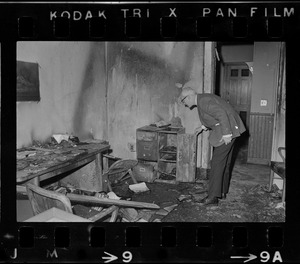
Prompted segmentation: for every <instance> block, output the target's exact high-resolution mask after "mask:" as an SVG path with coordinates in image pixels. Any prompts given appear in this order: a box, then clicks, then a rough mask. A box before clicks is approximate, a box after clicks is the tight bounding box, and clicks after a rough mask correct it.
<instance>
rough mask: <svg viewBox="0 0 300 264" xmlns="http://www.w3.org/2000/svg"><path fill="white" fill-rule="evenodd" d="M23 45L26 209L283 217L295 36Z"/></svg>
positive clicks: (19, 192)
mask: <svg viewBox="0 0 300 264" xmlns="http://www.w3.org/2000/svg"><path fill="white" fill-rule="evenodd" d="M16 46H17V50H16V58H17V61H16V66H17V71H16V87H17V96H16V99H17V102H16V115H17V116H16V126H17V131H16V137H17V138H16V144H17V149H16V161H17V164H16V165H17V172H16V185H17V186H16V211H17V212H16V216H17V222H119V223H127V222H146V223H147V222H148V223H149V222H177V223H178V222H179V223H181V222H182V223H183V222H197V223H205V222H208V223H214V222H224V223H228V222H230V223H231V222H242V223H245V222H247V223H249V222H250V223H252V222H253V223H261V222H265V223H266V222H267V223H272V222H274V223H278V222H279V223H284V222H285V215H286V212H285V209H286V203H285V190H286V186H285V140H286V138H285V111H286V43H285V42H281V41H277V42H273V41H267V42H264V41H259V42H256V41H254V42H251V41H247V42H246V41H245V42H238V41H234V42H222V41H203V42H199V41H193V42H189V41H177V42H171V41H155V42H151V41H147V42H144V41H141V42H133V41H18V42H17V45H16ZM0 78H1V75H0ZM0 107H1V105H0ZM0 160H1V159H0Z"/></svg>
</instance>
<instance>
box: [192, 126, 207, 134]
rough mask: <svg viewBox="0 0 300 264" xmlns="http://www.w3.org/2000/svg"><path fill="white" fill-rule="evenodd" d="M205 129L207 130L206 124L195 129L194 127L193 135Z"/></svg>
mask: <svg viewBox="0 0 300 264" xmlns="http://www.w3.org/2000/svg"><path fill="white" fill-rule="evenodd" d="M203 130H204V131H206V130H208V128H207V127H206V126H203V125H202V126H201V127H197V128H196V129H195V132H194V133H195V135H198V134H199V133H201V132H202V131H203Z"/></svg>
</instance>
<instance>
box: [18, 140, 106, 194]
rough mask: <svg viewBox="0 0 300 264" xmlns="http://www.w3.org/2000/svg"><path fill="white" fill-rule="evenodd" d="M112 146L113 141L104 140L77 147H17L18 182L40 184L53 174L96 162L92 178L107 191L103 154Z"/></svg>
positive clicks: (101, 188)
mask: <svg viewBox="0 0 300 264" xmlns="http://www.w3.org/2000/svg"><path fill="white" fill-rule="evenodd" d="M109 148H110V145H108V144H105V143H80V144H78V145H77V146H76V147H74V146H73V147H65V148H60V149H56V148H55V149H50V148H49V149H48V148H38V147H29V148H26V149H23V150H22V151H17V175H16V176H17V177H16V178H17V179H16V181H17V184H18V185H22V184H26V183H28V182H31V183H33V184H35V185H37V186H39V185H40V181H42V180H46V179H50V178H54V177H56V176H58V175H61V174H63V173H66V172H70V171H72V170H73V171H74V170H76V169H79V168H80V167H82V166H84V165H86V164H88V163H91V162H95V169H96V176H95V178H93V179H91V181H93V185H94V186H95V188H96V189H97V191H103V190H104V191H105V188H106V182H107V179H105V178H104V177H102V174H103V168H102V167H103V166H104V165H105V164H103V154H104V153H106V152H107V151H108V150H109ZM26 153H28V155H26ZM22 155H23V156H22ZM19 156H22V158H19Z"/></svg>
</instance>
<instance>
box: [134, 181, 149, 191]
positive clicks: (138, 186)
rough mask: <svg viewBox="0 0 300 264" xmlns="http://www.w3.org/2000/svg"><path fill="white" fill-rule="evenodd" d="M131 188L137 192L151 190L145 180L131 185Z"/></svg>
mask: <svg viewBox="0 0 300 264" xmlns="http://www.w3.org/2000/svg"><path fill="white" fill-rule="evenodd" d="M129 189H130V190H131V191H133V192H135V193H140V192H148V191H150V190H149V188H148V187H147V185H146V183H144V182H141V183H136V184H131V185H129Z"/></svg>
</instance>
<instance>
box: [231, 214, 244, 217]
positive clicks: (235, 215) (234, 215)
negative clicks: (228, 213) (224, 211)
mask: <svg viewBox="0 0 300 264" xmlns="http://www.w3.org/2000/svg"><path fill="white" fill-rule="evenodd" d="M232 216H233V217H237V218H242V217H241V216H240V215H238V214H233V215H232Z"/></svg>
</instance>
